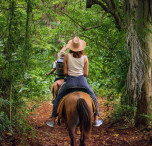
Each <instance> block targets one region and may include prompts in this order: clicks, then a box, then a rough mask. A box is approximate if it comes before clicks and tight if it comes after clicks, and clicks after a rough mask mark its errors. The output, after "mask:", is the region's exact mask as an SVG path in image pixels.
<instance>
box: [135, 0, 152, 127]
mask: <svg viewBox="0 0 152 146" xmlns="http://www.w3.org/2000/svg"><path fill="white" fill-rule="evenodd" d="M149 8H150V7H149V0H147V1H144V0H143V1H141V0H138V7H137V9H136V20H137V21H138V20H143V19H144V20H146V21H145V23H143V24H142V25H144V27H146V28H148V29H149V30H151V31H152V26H151V24H150V22H149V20H147V19H148V15H149V14H148V13H149ZM139 25H141V24H139ZM139 25H138V26H137V31H139V32H140V30H141V28H140V26H139ZM143 50H144V53H145V59H144V61H145V65H146V69H147V70H146V74H145V82H144V84H143V86H142V91H141V98H139V99H138V100H137V113H136V121H135V125H136V126H137V127H139V126H146V127H148V126H149V120H148V119H147V118H146V117H144V116H143V115H148V114H150V112H151V111H150V102H151V100H150V98H151V60H150V58H152V34H151V32H149V31H148V32H147V33H146V34H145V42H144V43H143ZM147 56H148V58H147ZM149 57H150V58H149Z"/></svg>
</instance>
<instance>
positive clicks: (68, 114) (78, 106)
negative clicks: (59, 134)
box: [62, 91, 93, 146]
mask: <svg viewBox="0 0 152 146" xmlns="http://www.w3.org/2000/svg"><path fill="white" fill-rule="evenodd" d="M92 105H93V104H92V99H91V98H90V95H89V94H87V93H84V92H81V91H75V92H72V93H69V94H67V95H66V96H65V97H64V105H63V110H62V117H63V119H64V120H65V123H66V126H67V127H68V131H69V136H70V139H71V145H72V146H76V139H75V130H76V127H77V126H80V132H81V137H80V145H81V146H84V145H85V139H86V138H88V137H89V135H90V132H91V128H92V118H93V106H92Z"/></svg>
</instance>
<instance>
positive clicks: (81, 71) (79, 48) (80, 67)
mask: <svg viewBox="0 0 152 146" xmlns="http://www.w3.org/2000/svg"><path fill="white" fill-rule="evenodd" d="M85 47H86V42H85V41H84V40H81V39H80V38H79V37H75V38H74V39H73V40H70V41H69V42H68V44H67V46H66V49H67V48H68V49H70V52H69V54H66V55H65V56H64V62H63V64H64V75H65V76H67V79H66V84H65V85H64V86H63V87H62V88H61V89H60V92H59V94H58V95H57V97H56V100H55V102H54V105H53V112H52V120H51V121H48V122H47V123H46V124H47V125H48V126H50V127H54V124H55V119H56V117H57V116H58V115H57V108H58V104H59V102H60V100H61V99H62V97H63V96H65V95H66V91H67V89H69V88H71V87H74V88H75V87H84V88H85V89H87V91H88V93H89V94H90V96H91V97H92V98H93V100H94V101H95V104H96V107H97V111H96V113H95V114H94V120H95V122H94V126H100V125H101V124H102V120H100V119H98V117H99V110H98V102H97V98H96V96H95V94H94V92H93V90H92V89H91V87H90V86H89V84H88V83H87V80H86V78H85V77H86V76H88V58H87V56H86V55H85V53H84V51H83V50H84V49H85Z"/></svg>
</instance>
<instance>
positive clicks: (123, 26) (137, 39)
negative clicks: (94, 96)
mask: <svg viewBox="0 0 152 146" xmlns="http://www.w3.org/2000/svg"><path fill="white" fill-rule="evenodd" d="M93 4H98V5H100V6H101V8H102V9H103V10H104V11H105V12H106V13H109V14H110V15H111V17H112V18H113V20H114V23H115V25H116V27H117V29H118V30H119V31H125V30H127V32H126V33H128V37H127V38H126V42H127V46H128V48H129V49H130V52H131V54H130V56H131V60H130V66H129V70H128V76H127V77H126V78H127V85H128V86H127V87H128V92H127V93H128V98H129V105H132V104H137V113H136V120H135V124H136V126H141V125H144V126H148V125H149V120H148V119H147V118H146V117H145V116H143V115H148V114H150V97H151V58H152V38H151V36H152V35H151V31H152V26H151V20H152V3H151V0H121V1H118V0H115V1H113V0H102V1H101V0H100V1H99V0H87V3H86V7H87V8H91V6H92V5H93Z"/></svg>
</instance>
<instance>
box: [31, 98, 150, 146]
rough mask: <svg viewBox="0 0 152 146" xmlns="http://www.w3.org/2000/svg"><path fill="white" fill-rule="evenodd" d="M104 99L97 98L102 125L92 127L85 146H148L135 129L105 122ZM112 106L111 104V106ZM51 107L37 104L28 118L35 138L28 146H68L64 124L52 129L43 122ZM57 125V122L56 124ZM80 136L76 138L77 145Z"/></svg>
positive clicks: (47, 104) (141, 133)
mask: <svg viewBox="0 0 152 146" xmlns="http://www.w3.org/2000/svg"><path fill="white" fill-rule="evenodd" d="M106 102H107V100H106V98H98V104H99V112H100V116H101V117H102V118H103V121H104V123H103V125H101V126H100V127H93V128H92V133H91V136H90V138H89V139H88V140H86V145H87V146H104V145H105V146H136V145H137V146H141V145H142V146H149V145H150V143H149V138H148V136H147V135H146V134H145V133H144V132H140V131H139V130H138V129H136V128H127V129H123V128H122V126H123V125H117V126H116V125H115V126H110V127H109V123H108V120H107V117H108V115H109V114H110V111H111V110H112V107H110V110H107V108H106V107H105V106H104V104H105V103H106ZM111 106H112V104H111ZM52 108H53V105H52V104H51V102H42V103H39V104H38V109H37V110H36V112H35V113H34V114H36V116H32V115H31V116H30V117H29V119H28V120H29V122H30V124H32V125H34V127H35V130H36V137H35V138H34V139H29V143H30V145H34V146H69V145H70V138H69V135H68V130H67V129H66V127H65V124H61V125H60V126H59V125H57V124H56V125H55V127H54V128H51V127H48V126H47V125H46V124H45V122H46V121H47V120H48V119H49V117H50V116H51V113H52ZM56 123H57V122H56ZM79 138H80V134H79V133H78V134H77V136H76V139H77V144H79Z"/></svg>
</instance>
